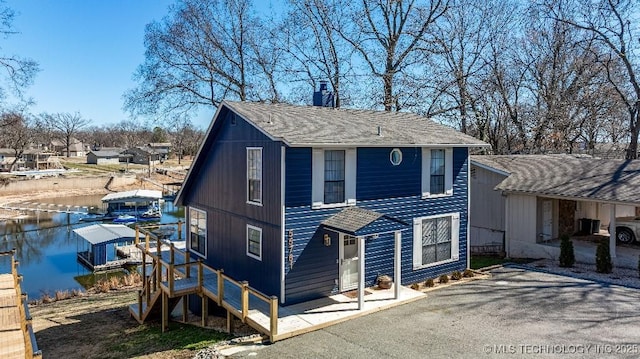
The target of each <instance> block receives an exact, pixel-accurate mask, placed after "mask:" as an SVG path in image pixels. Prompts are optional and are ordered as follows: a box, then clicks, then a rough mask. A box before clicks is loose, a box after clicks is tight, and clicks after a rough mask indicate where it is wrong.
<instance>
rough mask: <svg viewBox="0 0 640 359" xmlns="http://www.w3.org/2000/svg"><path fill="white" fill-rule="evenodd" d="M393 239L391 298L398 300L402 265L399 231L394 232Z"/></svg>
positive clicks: (400, 235)
mask: <svg viewBox="0 0 640 359" xmlns="http://www.w3.org/2000/svg"><path fill="white" fill-rule="evenodd" d="M394 238H395V242H396V245H395V249H394V252H393V254H394V257H395V260H394V263H393V264H394V272H395V273H394V274H393V277H394V278H393V282H394V285H393V298H394V299H398V298H400V286H401V283H402V278H401V275H402V274H401V273H402V263H401V258H402V232H400V231H396V232H395V234H394Z"/></svg>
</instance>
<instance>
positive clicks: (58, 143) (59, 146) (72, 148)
mask: <svg viewBox="0 0 640 359" xmlns="http://www.w3.org/2000/svg"><path fill="white" fill-rule="evenodd" d="M51 150H52V151H53V152H55V153H56V154H58V155H59V156H65V157H66V156H67V146H66V145H65V142H64V141H62V140H58V139H55V140H52V141H51ZM86 153H87V151H86V149H85V146H84V144H83V143H82V142H81V141H80V140H78V139H76V138H73V137H72V138H71V140H70V143H69V157H84V156H85V155H86Z"/></svg>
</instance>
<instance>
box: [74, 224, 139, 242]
mask: <svg viewBox="0 0 640 359" xmlns="http://www.w3.org/2000/svg"><path fill="white" fill-rule="evenodd" d="M73 233H75V234H77V235H78V236H79V237H81V238H82V239H84V240H85V241H87V242H89V243H91V244H93V245H96V244H103V243H108V242H113V241H118V240H121V241H124V240H131V239H134V238H135V237H136V231H135V230H133V229H131V228H129V227H127V226H125V225H124V224H94V225H92V226H87V227H82V228H77V229H74V230H73Z"/></svg>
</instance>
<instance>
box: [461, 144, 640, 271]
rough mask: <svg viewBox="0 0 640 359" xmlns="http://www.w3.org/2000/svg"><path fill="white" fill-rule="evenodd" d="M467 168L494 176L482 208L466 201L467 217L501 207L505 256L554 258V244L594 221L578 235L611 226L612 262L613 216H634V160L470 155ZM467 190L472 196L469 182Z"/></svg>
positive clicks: (637, 179)
mask: <svg viewBox="0 0 640 359" xmlns="http://www.w3.org/2000/svg"><path fill="white" fill-rule="evenodd" d="M472 165H475V166H476V167H477V168H478V173H480V174H482V173H484V172H486V173H489V174H490V175H492V176H494V177H495V176H496V174H497V175H499V176H498V177H497V181H496V184H495V187H494V190H493V191H492V192H493V193H489V194H488V195H487V194H486V193H485V197H486V198H487V200H485V201H484V202H486V203H487V204H485V203H477V202H476V203H475V204H474V202H473V197H472V203H471V206H472V207H471V208H472V209H471V216H474V215H476V213H478V212H482V211H484V212H488V213H492V211H494V209H492V208H487V207H492V206H500V205H501V206H503V207H502V209H500V210H498V211H497V212H499V213H504V229H503V230H504V238H505V251H506V253H507V256H509V257H515V258H551V259H557V258H558V254H559V249H558V248H556V246H555V245H554V241H556V240H557V239H558V238H560V236H562V235H563V234H568V235H574V234H576V232H579V231H580V230H581V229H582V230H584V228H581V227H584V225H585V224H586V223H589V224H593V223H596V226H594V227H596V228H592V229H590V230H589V231H588V232H589V233H584V234H592V233H593V232H597V233H599V234H601V235H603V236H607V235H608V233H607V232H606V231H607V228H611V235H610V236H609V249H610V252H611V257H612V259H613V260H614V263H615V264H618V263H616V258H617V256H618V253H617V250H616V240H615V239H616V234H615V228H616V217H623V216H624V217H626V216H633V217H635V216H636V214H637V210H636V208H637V206H638V205H639V204H640V160H611V159H608V160H603V159H599V158H592V157H590V156H584V155H508V156H472ZM472 170H473V168H472ZM483 171H484V172H483ZM473 176H474V173H472V178H473ZM476 176H477V174H476ZM487 176H488V175H487ZM476 181H478V180H477V179H476ZM471 191H472V194H473V191H474V188H473V182H472V188H471ZM485 192H486V190H485ZM474 206H475V207H474ZM478 206H479V207H478ZM476 208H478V209H476ZM493 213H495V212H493ZM587 247H588V246H587ZM594 253H595V251H594ZM590 262H593V259H592V260H590ZM635 267H637V258H636V266H635Z"/></svg>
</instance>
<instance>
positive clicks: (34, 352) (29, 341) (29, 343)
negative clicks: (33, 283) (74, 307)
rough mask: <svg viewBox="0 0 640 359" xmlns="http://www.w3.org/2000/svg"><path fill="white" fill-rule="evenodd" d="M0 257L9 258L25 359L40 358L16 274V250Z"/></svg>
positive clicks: (19, 279) (20, 280) (19, 277)
mask: <svg viewBox="0 0 640 359" xmlns="http://www.w3.org/2000/svg"><path fill="white" fill-rule="evenodd" d="M0 256H11V275H12V277H13V286H14V288H15V290H16V303H15V305H16V306H17V307H18V311H19V313H20V328H21V329H22V334H23V336H24V344H25V358H40V357H42V352H41V351H40V350H39V349H38V344H37V343H36V340H35V335H34V334H33V325H32V319H31V314H30V313H29V305H28V298H27V294H26V293H22V288H21V284H22V276H21V275H20V274H19V273H18V265H19V264H20V262H19V261H17V260H16V250H15V249H12V250H10V251H5V252H0Z"/></svg>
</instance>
